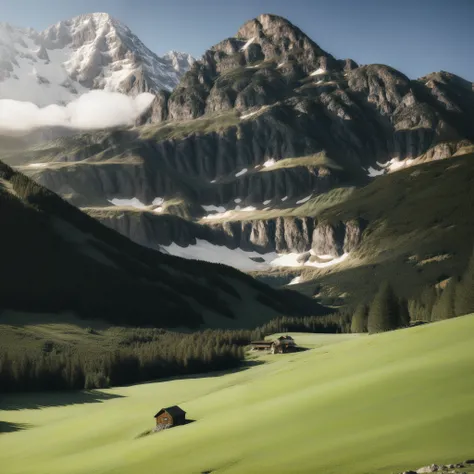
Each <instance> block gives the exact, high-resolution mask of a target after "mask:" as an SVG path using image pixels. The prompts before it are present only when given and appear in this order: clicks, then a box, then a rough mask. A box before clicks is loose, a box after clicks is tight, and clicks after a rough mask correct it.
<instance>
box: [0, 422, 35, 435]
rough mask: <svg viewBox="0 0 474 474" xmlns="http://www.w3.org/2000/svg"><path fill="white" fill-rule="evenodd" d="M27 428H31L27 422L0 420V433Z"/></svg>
mask: <svg viewBox="0 0 474 474" xmlns="http://www.w3.org/2000/svg"><path fill="white" fill-rule="evenodd" d="M28 428H31V425H29V424H28V423H11V422H10V421H0V434H2V433H13V432H14V431H22V430H27V429H28Z"/></svg>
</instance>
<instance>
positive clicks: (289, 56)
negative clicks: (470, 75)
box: [8, 15, 474, 258]
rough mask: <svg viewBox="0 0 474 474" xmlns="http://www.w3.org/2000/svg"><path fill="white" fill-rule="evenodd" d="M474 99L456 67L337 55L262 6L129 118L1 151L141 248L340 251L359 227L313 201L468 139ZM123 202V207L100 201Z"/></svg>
mask: <svg viewBox="0 0 474 474" xmlns="http://www.w3.org/2000/svg"><path fill="white" fill-rule="evenodd" d="M170 63H172V64H173V65H175V64H178V65H179V64H180V60H179V58H178V59H176V61H174V60H172V61H170ZM137 81H138V82H137ZM137 81H135V86H137V87H138V88H139V90H145V89H146V86H142V85H141V84H142V83H141V82H140V81H141V79H139V80H138V79H137ZM144 81H145V82H146V80H145V79H144ZM135 86H132V85H131V86H130V87H135ZM473 110H474V92H473V84H472V83H469V82H468V81H464V80H463V79H461V78H459V77H457V76H454V75H452V74H449V73H445V72H441V73H434V74H430V75H429V76H426V77H424V78H420V79H418V80H412V79H409V78H408V77H406V76H405V75H403V74H402V73H400V72H399V71H396V70H395V69H393V68H390V67H388V66H384V65H365V66H358V65H357V63H355V62H354V61H353V60H350V59H345V60H338V59H335V58H334V57H333V56H331V55H330V54H328V53H326V52H325V51H323V50H322V49H321V48H320V47H319V46H318V45H317V44H316V43H314V42H313V41H312V40H311V39H310V38H308V37H307V36H306V35H305V34H304V33H303V32H302V31H301V30H299V29H298V28H297V27H295V26H294V25H292V24H291V23H290V22H288V21H287V20H285V19H283V18H280V17H277V16H273V15H261V16H260V17H258V18H256V19H254V20H251V21H249V22H247V23H246V24H245V25H243V26H242V28H241V29H240V30H239V31H238V32H237V34H236V35H235V36H234V37H231V38H228V39H225V40H224V41H222V42H220V43H219V44H217V45H215V46H214V47H212V48H211V49H210V50H209V51H207V52H206V53H205V54H204V55H203V57H202V59H200V60H199V61H196V62H195V63H194V64H192V66H191V68H190V70H189V71H188V72H187V73H186V74H185V75H184V76H183V77H182V79H181V81H180V83H179V85H178V86H177V87H176V88H175V89H174V90H173V91H172V92H168V91H162V92H160V93H158V94H157V95H156V98H155V100H154V103H153V104H152V107H151V108H150V109H149V110H148V111H147V112H146V113H145V114H144V115H143V116H142V117H141V118H140V120H139V123H140V126H138V127H136V128H134V129H132V130H127V131H113V132H101V133H94V134H84V135H81V136H80V137H74V138H64V139H61V140H59V141H56V142H54V143H53V144H50V145H47V146H44V147H43V148H42V149H36V150H34V151H32V152H31V153H28V154H24V155H22V156H21V157H20V158H18V155H17V156H11V157H10V158H8V159H10V160H13V161H15V160H16V161H15V164H21V165H23V167H22V171H24V172H26V173H28V174H29V175H30V176H32V177H33V178H34V179H35V180H37V181H39V182H40V183H42V184H44V185H45V186H47V187H49V188H51V189H53V190H55V191H57V192H59V193H60V194H62V195H63V196H64V197H65V198H66V199H68V200H69V201H70V202H72V203H74V204H76V205H79V206H83V207H88V208H91V207H94V208H95V209H94V210H92V211H90V212H93V213H94V215H96V216H97V217H98V218H100V219H101V220H102V221H103V222H104V223H106V224H107V225H109V226H111V227H113V228H115V229H117V230H119V231H120V232H122V233H124V234H125V235H128V236H130V237H131V238H132V239H135V240H137V241H139V242H140V243H142V244H144V245H147V246H151V247H157V246H160V245H161V246H168V245H169V243H170V242H174V243H176V244H178V245H179V246H186V245H194V244H196V242H197V241H201V240H204V241H207V242H208V243H211V244H216V245H225V246H226V247H227V248H230V249H241V250H245V251H256V252H260V253H261V254H262V255H263V254H264V253H268V252H276V253H285V252H287V253H298V254H304V253H307V252H311V253H310V254H309V257H314V256H318V255H323V256H326V257H328V256H329V257H341V256H343V255H344V254H346V253H350V252H352V251H354V249H356V248H357V246H358V245H359V243H360V241H361V239H363V238H364V235H363V231H364V228H365V225H362V224H361V222H360V221H358V220H354V219H351V220H348V221H347V222H346V221H340V222H338V223H335V224H334V223H331V224H327V223H323V222H319V221H318V216H319V213H320V210H321V209H322V208H327V207H330V206H331V205H333V204H334V202H339V201H340V197H339V196H341V195H343V194H344V192H345V190H346V189H347V187H350V186H363V185H365V184H367V183H368V182H370V181H371V180H373V178H374V177H375V176H377V175H378V174H385V173H388V172H392V171H396V170H397V169H400V168H403V167H406V166H410V165H414V164H417V163H419V162H424V161H430V160H435V159H440V158H447V157H450V156H452V155H454V154H459V153H462V152H463V150H466V149H469V147H471V146H472V141H473V140H474V112H473ZM10 162H12V161H10ZM333 201H334V202H333ZM124 203H125V205H126V206H128V211H131V209H130V206H132V207H135V209H134V210H133V212H132V213H130V212H123V213H122V214H123V215H122V214H120V213H119V214H117V213H116V212H110V209H109V208H110V206H111V205H112V204H115V205H116V206H119V205H121V206H123V205H124ZM137 208H138V209H137ZM88 212H89V211H88ZM140 212H141V213H142V214H141V215H140ZM269 213H270V214H269ZM119 216H120V217H119ZM173 216H179V217H181V218H184V219H187V222H185V221H183V220H182V219H177V220H176V218H175V217H173ZM336 221H337V220H336ZM309 257H308V255H307V256H306V257H304V258H309Z"/></svg>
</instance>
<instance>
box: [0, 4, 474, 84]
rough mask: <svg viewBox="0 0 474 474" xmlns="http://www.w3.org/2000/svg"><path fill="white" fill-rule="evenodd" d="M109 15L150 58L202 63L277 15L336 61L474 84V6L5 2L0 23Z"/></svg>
mask: <svg viewBox="0 0 474 474" xmlns="http://www.w3.org/2000/svg"><path fill="white" fill-rule="evenodd" d="M97 11H102V12H107V13H110V14H111V15H112V16H114V17H115V18H117V19H119V20H121V21H122V22H124V23H125V24H127V25H128V26H129V27H130V28H131V29H132V31H133V32H134V33H135V34H137V36H139V37H140V39H141V40H142V41H143V42H144V43H145V44H146V45H147V46H148V47H149V48H150V49H152V50H153V51H155V52H157V53H158V54H162V53H164V52H166V51H168V50H170V49H175V50H178V51H186V52H189V53H191V54H193V55H194V56H200V55H201V54H202V53H203V52H204V51H205V50H206V49H207V48H209V47H210V46H212V45H213V44H215V43H217V42H219V41H220V40H222V39H224V38H226V37H229V36H232V35H234V34H235V33H236V31H237V30H238V28H239V26H240V25H241V24H243V23H244V22H245V21H246V20H249V19H251V18H254V17H256V16H258V15H259V14H261V13H274V14H277V15H281V16H284V17H286V18H288V19H289V20H290V21H291V22H293V23H294V24H296V25H297V26H299V27H300V28H301V29H302V30H303V31H304V32H305V33H307V34H308V35H309V36H310V37H311V38H312V39H313V40H314V41H315V42H316V43H318V44H319V45H320V46H321V47H322V48H323V49H325V50H326V51H328V52H329V53H331V54H333V55H334V56H335V57H337V58H348V57H350V58H352V59H354V60H356V61H357V62H358V63H360V64H370V63H384V64H388V65H390V66H393V67H395V68H397V69H399V70H401V71H402V72H404V73H405V74H407V75H408V76H409V77H412V78H415V77H420V76H422V75H424V74H427V73H429V72H433V71H439V70H445V71H450V72H453V73H455V74H458V75H460V76H462V77H464V78H466V79H469V80H470V81H474V28H473V26H472V25H473V23H474V0H450V1H446V0H133V1H130V0H74V1H72V0H0V21H6V22H8V23H12V24H15V25H18V26H31V27H33V28H36V29H44V28H46V27H47V26H49V25H51V24H54V23H56V22H57V21H59V20H61V19H66V18H70V17H72V16H76V15H79V14H82V13H91V12H97Z"/></svg>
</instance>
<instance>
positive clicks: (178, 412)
mask: <svg viewBox="0 0 474 474" xmlns="http://www.w3.org/2000/svg"><path fill="white" fill-rule="evenodd" d="M165 412H166V413H168V414H169V415H171V416H172V417H173V418H174V417H177V416H183V415H186V412H185V411H184V410H182V409H181V408H179V406H178V405H173V406H172V407H168V408H162V409H161V410H160V411H159V412H158V413H157V414H156V415H155V416H154V418H156V417H157V416H160V415H161V414H162V413H165Z"/></svg>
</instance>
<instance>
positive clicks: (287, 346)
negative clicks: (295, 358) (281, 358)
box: [271, 335, 297, 354]
mask: <svg viewBox="0 0 474 474" xmlns="http://www.w3.org/2000/svg"><path fill="white" fill-rule="evenodd" d="M296 350H297V348H296V343H295V340H294V339H293V338H292V337H291V336H288V335H287V336H280V337H279V338H277V339H276V340H275V341H273V344H272V349H271V352H272V354H285V353H286V352H294V351H296Z"/></svg>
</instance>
